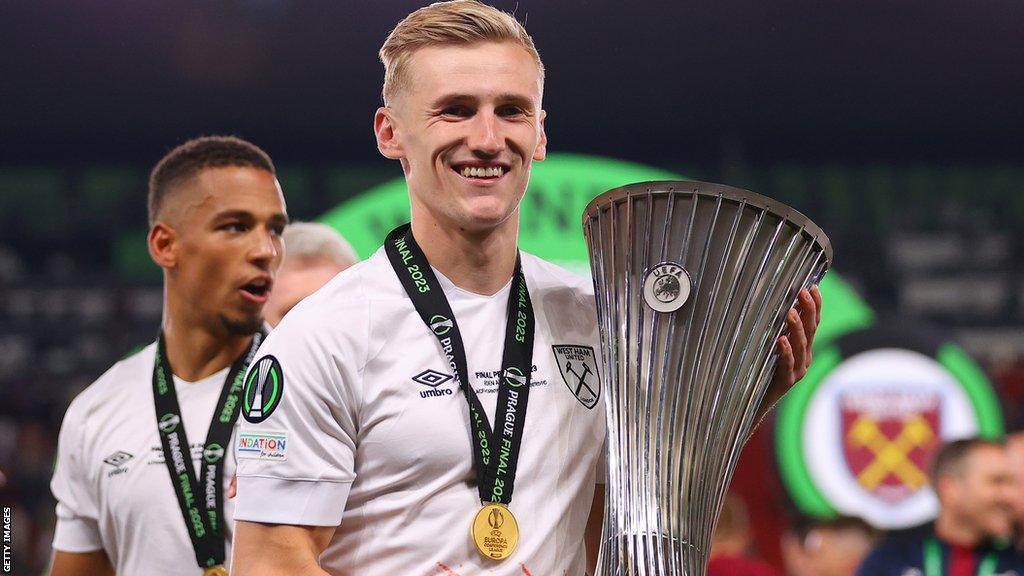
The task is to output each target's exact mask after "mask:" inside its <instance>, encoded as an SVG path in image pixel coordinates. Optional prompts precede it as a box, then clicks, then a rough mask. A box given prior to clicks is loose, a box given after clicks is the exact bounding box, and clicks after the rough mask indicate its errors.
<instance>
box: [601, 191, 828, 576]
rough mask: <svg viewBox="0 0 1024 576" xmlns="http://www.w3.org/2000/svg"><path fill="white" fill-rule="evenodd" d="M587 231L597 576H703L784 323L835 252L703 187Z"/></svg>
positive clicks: (616, 200) (786, 210)
mask: <svg viewBox="0 0 1024 576" xmlns="http://www.w3.org/2000/svg"><path fill="white" fill-rule="evenodd" d="M583 228H584V234H585V235H586V238H587V244H588V246H589V251H590V262H591V269H592V271H593V275H594V288H595V292H596V298H597V314H598V321H599V324H600V330H601V346H602V351H603V362H604V373H605V374H607V375H608V376H607V380H606V382H605V383H604V385H605V386H606V389H605V390H606V393H607V396H606V397H605V398H606V410H607V422H608V451H609V453H608V478H607V484H606V499H607V500H606V507H605V510H606V512H605V519H604V533H603V537H602V546H601V556H600V559H599V561H598V572H597V573H598V574H599V575H604V576H611V575H616V576H618V575H630V576H633V575H636V576H640V575H675V576H703V575H704V574H705V571H706V567H707V560H708V549H709V547H710V542H711V533H712V531H713V530H714V526H715V522H716V520H717V518H718V514H719V512H720V511H721V507H722V500H723V497H724V495H725V491H726V488H727V487H728V485H729V481H730V480H731V479H732V474H733V471H734V470H735V468H736V462H737V460H738V459H739V455H740V451H741V450H742V448H743V444H744V443H745V441H746V438H747V436H748V435H749V433H750V431H751V429H752V427H753V425H754V424H755V422H754V419H755V414H756V412H757V407H758V405H759V404H760V402H761V400H762V398H763V397H764V396H765V392H766V390H767V389H768V385H769V381H770V379H771V376H772V373H773V371H774V369H775V364H776V360H777V355H776V354H774V351H775V342H776V340H777V339H778V338H779V336H780V335H781V334H782V331H783V329H784V328H785V316H786V313H787V312H788V311H789V309H790V308H791V307H792V306H793V304H794V302H795V301H796V298H797V294H798V292H799V290H800V289H801V288H809V287H810V286H812V285H814V284H816V283H817V282H818V281H819V280H820V279H821V277H822V276H823V275H824V274H825V271H826V270H827V269H828V267H829V265H830V263H831V261H832V248H831V245H830V243H829V241H828V238H827V237H826V236H825V234H824V233H823V232H822V231H821V229H820V228H818V227H817V226H816V225H815V224H814V223H813V222H811V221H810V220H809V219H807V218H806V217H805V216H803V215H802V214H800V213H799V212H797V211H796V210H793V209H792V208H790V207H788V206H786V205H784V204H782V203H780V202H776V201H774V200H771V199H769V198H766V197H764V196H760V195H758V194H755V193H753V192H749V191H746V190H740V189H737V188H731V187H728V186H722V185H718V184H708V183H704V182H645V183H640V184H632V185H628V186H624V187H621V188H616V189H614V190H611V191H609V192H606V193H604V194H602V195H600V196H598V197H597V198H595V199H594V200H592V201H591V202H590V204H589V205H588V206H587V208H586V210H585V211H584V214H583Z"/></svg>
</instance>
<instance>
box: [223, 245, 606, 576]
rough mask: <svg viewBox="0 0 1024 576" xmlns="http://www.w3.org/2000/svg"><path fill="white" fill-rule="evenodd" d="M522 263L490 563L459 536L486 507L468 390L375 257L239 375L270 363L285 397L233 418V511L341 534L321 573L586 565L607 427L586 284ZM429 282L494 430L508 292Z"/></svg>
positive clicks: (574, 570) (520, 570) (309, 306)
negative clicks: (516, 441) (529, 351)
mask: <svg viewBox="0 0 1024 576" xmlns="http://www.w3.org/2000/svg"><path fill="white" fill-rule="evenodd" d="M522 263H523V273H524V274H525V277H526V282H527V286H528V287H529V290H530V298H531V300H532V302H533V308H534V311H535V315H536V333H535V335H534V352H533V364H534V370H533V374H532V381H531V389H530V399H529V405H528V409H527V414H526V421H525V431H524V434H523V442H522V448H521V451H520V454H519V464H518V470H517V472H516V478H515V491H514V494H513V496H512V503H511V505H510V508H511V510H512V512H513V513H514V514H515V517H516V519H517V520H518V522H519V536H520V538H519V544H518V547H517V548H516V550H515V552H514V553H513V554H512V556H511V557H510V558H508V559H506V560H504V561H501V562H495V561H492V560H488V559H485V558H483V557H482V556H481V555H480V554H479V553H478V552H477V550H476V548H475V547H474V545H473V542H472V541H471V539H470V536H469V533H470V525H471V522H472V520H473V517H474V515H475V514H476V513H477V511H478V510H479V509H480V505H481V504H480V498H479V493H478V490H477V476H476V472H475V471H474V469H473V458H472V446H471V444H470V428H469V413H468V406H467V402H466V398H465V396H464V395H463V393H462V392H461V391H460V390H459V388H458V386H457V384H456V382H455V381H454V380H453V378H452V374H451V371H450V370H449V368H448V362H447V360H446V358H445V356H444V353H443V352H442V350H441V346H440V344H439V343H438V341H437V339H436V337H435V336H434V334H433V333H432V332H431V331H430V329H429V328H428V327H427V326H426V325H425V324H424V323H423V320H422V319H421V318H420V317H419V315H418V314H417V312H416V311H415V309H414V307H413V305H412V301H411V300H410V299H409V297H408V296H407V295H406V293H405V291H404V290H403V288H402V286H401V284H400V283H399V280H398V276H397V275H396V274H395V272H394V270H393V269H392V268H391V265H390V263H389V262H388V259H387V256H386V255H385V254H384V251H383V249H381V250H378V252H377V253H376V254H374V255H373V256H372V257H371V258H369V259H368V260H366V261H364V262H361V263H359V264H357V265H355V266H354V267H352V268H349V269H348V270H346V271H344V272H342V273H341V274H339V275H338V276H337V277H335V278H334V279H333V280H332V281H331V282H329V283H328V284H327V285H326V286H325V287H324V288H322V289H321V290H319V291H318V292H316V293H315V294H313V295H312V296H310V297H308V298H306V299H305V300H303V301H302V302H301V303H300V304H299V305H298V306H297V307H296V308H295V309H293V310H292V311H291V312H289V314H288V316H287V317H285V319H284V320H283V321H282V323H281V324H280V325H279V326H278V327H277V328H276V329H275V330H274V332H273V333H272V334H271V335H270V337H269V338H268V339H267V341H266V342H265V343H264V344H263V345H262V346H261V347H260V350H259V352H258V353H257V361H256V362H254V364H253V367H252V370H254V371H255V370H258V369H259V365H260V360H259V359H261V358H268V357H270V356H272V357H273V358H275V359H276V361H277V366H278V367H279V371H280V384H281V388H280V390H278V391H279V392H280V400H279V403H277V404H276V407H274V408H273V409H272V410H271V411H270V412H269V414H267V413H264V414H262V416H263V418H264V419H262V421H259V423H257V424H253V423H250V422H246V421H245V420H240V426H241V428H240V432H239V435H238V443H237V450H238V458H239V460H238V462H239V468H238V496H237V497H236V503H235V504H236V509H235V518H236V519H238V520H248V521H254V522H266V523H278V524H294V525H312V526H337V527H338V528H337V530H336V531H335V534H334V538H333V539H332V541H331V543H330V545H329V546H328V548H327V550H326V551H325V552H324V554H323V555H322V557H321V559H320V560H321V565H322V567H323V568H324V569H325V570H327V571H328V572H330V573H331V574H374V575H376V574H415V575H427V574H444V575H452V574H460V575H467V574H474V575H476V574H495V575H498V574H505V575H513V574H514V575H516V576H522V575H523V574H535V575H538V576H539V575H545V576H547V575H556V574H557V575H562V574H569V575H572V576H576V575H580V574H582V573H583V570H584V562H585V557H584V545H583V532H584V527H585V525H586V522H587V517H588V515H589V512H590V506H591V502H592V498H593V494H594V485H595V471H596V468H597V466H598V460H599V458H598V456H599V453H600V452H601V449H602V446H603V442H604V437H605V420H604V417H605V416H604V408H603V399H601V398H600V388H599V378H598V374H597V370H598V365H599V364H598V356H597V351H598V349H597V347H598V334H597V320H596V311H595V306H594V302H593V289H592V286H591V282H590V281H589V279H584V278H580V277H578V276H575V275H573V274H571V273H569V272H567V271H566V270H564V269H562V268H559V267H557V266H555V265H553V264H550V263H548V262H545V261H543V260H540V259H538V258H536V257H534V256H531V255H528V254H523V259H522ZM438 280H439V282H440V283H441V284H442V288H443V289H444V292H445V295H446V296H447V298H448V300H449V303H450V304H451V308H452V310H453V312H454V313H455V317H456V320H457V322H458V324H459V328H460V330H461V332H462V336H463V339H464V341H465V342H464V344H465V348H466V356H467V360H468V366H469V372H470V380H471V382H472V386H473V387H474V389H475V390H476V392H477V394H479V396H480V400H481V403H482V404H483V406H484V409H485V411H486V413H487V416H488V418H489V419H490V422H491V425H492V426H493V424H494V412H495V405H496V403H497V390H498V387H497V377H498V374H499V372H500V365H501V355H502V348H503V346H504V335H505V323H506V318H505V316H506V311H507V306H508V298H509V291H510V286H509V285H506V286H505V287H504V288H503V289H502V290H501V291H499V292H498V293H497V294H494V295H493V296H482V295H478V294H473V293H470V292H467V291H464V290H462V289H460V288H458V287H456V286H454V285H453V284H452V283H451V281H449V280H448V279H446V278H444V277H443V276H442V275H440V274H438ZM268 364H269V360H268V361H267V362H264V366H265V368H266V366H267V365H268ZM260 376H261V377H262V378H264V379H266V378H268V376H267V370H266V369H265V370H264V372H263V373H261V374H260ZM250 377H251V375H250ZM248 380H249V378H248V377H247V381H248ZM274 390H277V387H276V384H275V385H274V386H271V387H270V388H267V389H265V390H264V396H266V393H273V391H274ZM252 397H253V396H252V395H250V400H251V399H252ZM263 401H264V403H266V399H265V398H264V400H263ZM245 413H246V412H245V408H244V407H243V414H245ZM259 416H260V414H257V418H254V420H260V418H259Z"/></svg>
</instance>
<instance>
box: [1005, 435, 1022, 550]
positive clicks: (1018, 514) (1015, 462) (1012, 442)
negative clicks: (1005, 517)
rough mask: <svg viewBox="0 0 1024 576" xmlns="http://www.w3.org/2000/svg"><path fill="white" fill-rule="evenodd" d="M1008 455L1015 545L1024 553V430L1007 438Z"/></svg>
mask: <svg viewBox="0 0 1024 576" xmlns="http://www.w3.org/2000/svg"><path fill="white" fill-rule="evenodd" d="M1006 455H1007V457H1008V458H1009V459H1010V469H1011V470H1012V471H1013V480H1014V487H1013V519H1014V530H1015V534H1014V541H1015V542H1014V544H1015V545H1016V547H1017V550H1021V551H1024V430H1018V431H1016V432H1013V433H1012V434H1009V435H1007V437H1006Z"/></svg>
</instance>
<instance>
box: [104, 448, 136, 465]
mask: <svg viewBox="0 0 1024 576" xmlns="http://www.w3.org/2000/svg"><path fill="white" fill-rule="evenodd" d="M132 458H134V456H132V455H131V454H129V453H127V452H125V451H124V450H118V451H117V452H114V453H113V454H111V455H110V456H107V457H106V458H104V459H103V461H104V462H106V463H107V464H110V465H111V466H113V467H114V468H117V467H119V466H121V465H122V464H124V463H125V462H127V461H129V460H131V459H132Z"/></svg>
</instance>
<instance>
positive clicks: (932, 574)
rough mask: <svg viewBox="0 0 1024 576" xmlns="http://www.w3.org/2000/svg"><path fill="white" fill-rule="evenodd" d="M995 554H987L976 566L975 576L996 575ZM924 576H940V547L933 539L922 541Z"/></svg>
mask: <svg viewBox="0 0 1024 576" xmlns="http://www.w3.org/2000/svg"><path fill="white" fill-rule="evenodd" d="M996 562H997V558H996V553H995V552H989V553H988V554H985V556H984V558H982V559H981V563H980V564H978V572H977V576H994V574H995V573H996ZM924 574H925V576H942V546H941V545H939V541H938V540H936V539H935V538H928V539H927V540H925V541H924Z"/></svg>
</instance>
